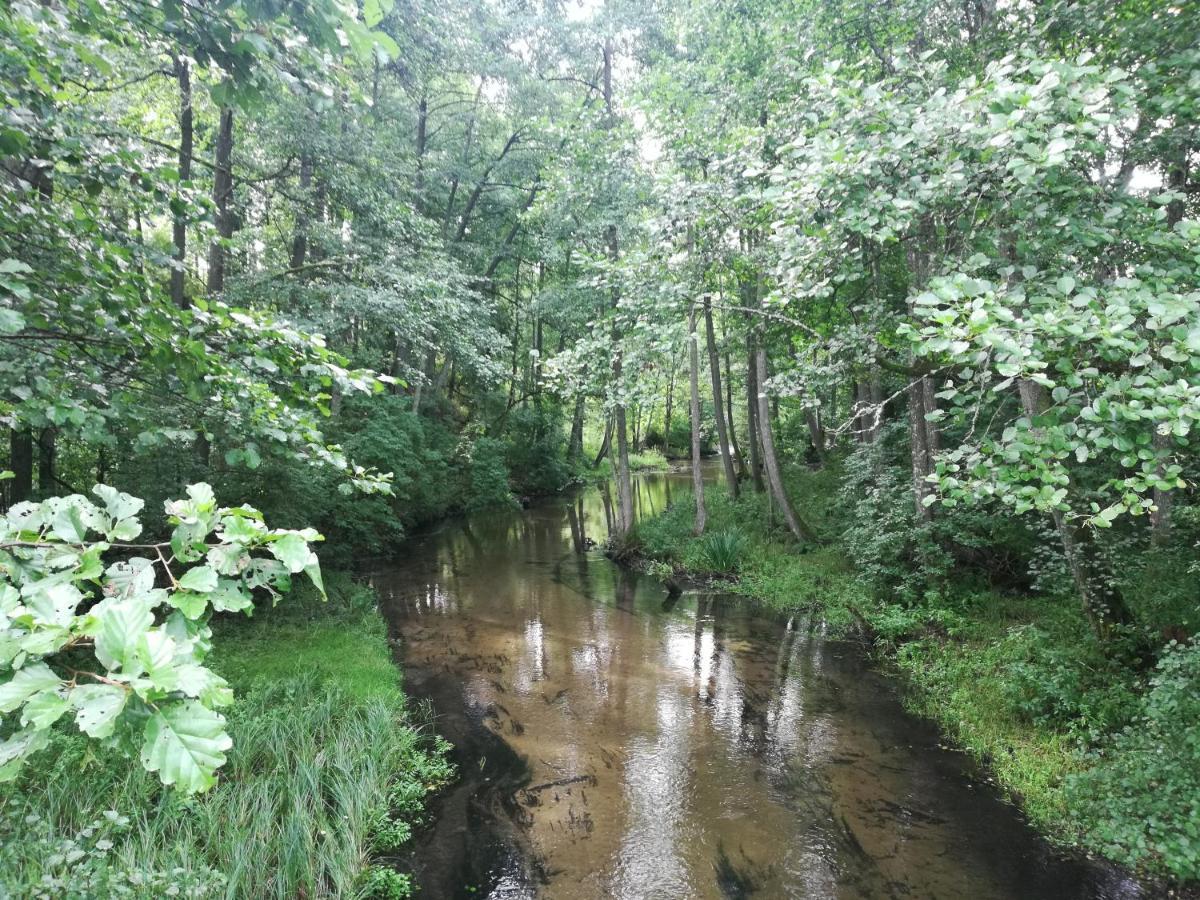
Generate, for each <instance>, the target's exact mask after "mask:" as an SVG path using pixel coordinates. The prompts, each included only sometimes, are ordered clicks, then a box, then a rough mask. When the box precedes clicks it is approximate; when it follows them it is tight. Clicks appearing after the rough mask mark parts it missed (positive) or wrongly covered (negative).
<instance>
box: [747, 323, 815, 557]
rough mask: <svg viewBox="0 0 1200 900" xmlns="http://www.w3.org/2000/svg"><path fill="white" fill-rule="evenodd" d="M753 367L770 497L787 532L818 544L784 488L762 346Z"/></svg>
mask: <svg viewBox="0 0 1200 900" xmlns="http://www.w3.org/2000/svg"><path fill="white" fill-rule="evenodd" d="M754 366H755V369H756V373H757V376H758V436H759V440H760V441H761V443H762V456H763V467H764V468H765V469H766V473H767V485H768V486H769V487H770V489H771V496H772V497H774V498H775V502H776V503H777V504H779V509H780V512H782V513H783V520H784V521H785V522H786V523H787V527H788V530H789V531H791V532H792V534H793V535H795V537H796V540H799V541H807V542H815V541H816V535H815V534H814V533H813V530H812V529H811V528H809V527H808V525H807V524H805V522H804V521H803V520H802V519H800V517H799V516H797V515H796V512H795V510H794V509H792V504H791V502H790V501H789V500H788V497H787V492H786V491H785V490H784V487H783V475H782V474H781V472H780V470H779V459H778V457H776V455H775V438H774V437H773V436H772V434H771V407H770V404H769V403H768V401H767V395H766V394H765V393H764V392H763V388H762V386H763V385H764V384H766V382H767V350H766V348H765V347H763V346H761V344H760V345H759V346H758V348H757V349H756V350H755V353H754Z"/></svg>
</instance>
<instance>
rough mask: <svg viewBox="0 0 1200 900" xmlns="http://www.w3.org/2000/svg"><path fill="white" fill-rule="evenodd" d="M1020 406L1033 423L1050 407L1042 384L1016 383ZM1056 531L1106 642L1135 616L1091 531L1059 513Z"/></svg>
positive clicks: (1094, 626)
mask: <svg viewBox="0 0 1200 900" xmlns="http://www.w3.org/2000/svg"><path fill="white" fill-rule="evenodd" d="M1017 390H1018V392H1019V394H1020V397H1021V406H1022V408H1023V409H1024V411H1025V414H1026V415H1027V416H1029V417H1030V418H1031V419H1032V418H1035V417H1036V416H1038V415H1040V414H1041V413H1042V412H1043V411H1044V410H1045V409H1046V406H1047V402H1046V391H1045V388H1043V387H1042V386H1041V385H1040V384H1038V383H1037V382H1034V381H1030V380H1028V379H1025V378H1022V379H1021V380H1020V381H1019V382H1017ZM1052 516H1053V518H1054V527H1055V529H1056V530H1057V531H1058V535H1059V540H1060V541H1062V548H1063V555H1064V556H1065V557H1066V559H1067V567H1068V568H1069V569H1070V571H1071V578H1072V580H1073V581H1074V582H1075V589H1076V591H1077V593H1078V595H1079V599H1080V602H1081V603H1082V605H1083V613H1084V615H1085V616H1086V617H1087V620H1088V622H1089V623H1090V624H1091V626H1092V630H1093V631H1094V632H1095V634H1096V637H1098V638H1100V639H1101V640H1105V639H1107V638H1108V637H1110V636H1111V635H1112V631H1113V628H1114V627H1116V626H1120V625H1128V624H1130V623H1132V622H1133V613H1132V612H1131V611H1130V609H1129V607H1128V605H1127V604H1126V603H1125V598H1124V597H1123V596H1121V592H1120V591H1119V590H1118V589H1117V586H1116V579H1115V578H1114V576H1113V572H1112V571H1111V568H1110V566H1109V565H1108V563H1107V561H1106V560H1105V559H1104V557H1103V554H1101V552H1100V548H1099V547H1098V546H1097V544H1096V540H1095V535H1094V533H1093V532H1092V529H1091V528H1089V527H1088V526H1086V525H1080V524H1078V520H1077V519H1078V517H1075V516H1072V515H1071V514H1069V513H1067V512H1064V511H1063V510H1060V509H1056V510H1054V512H1053V513H1052Z"/></svg>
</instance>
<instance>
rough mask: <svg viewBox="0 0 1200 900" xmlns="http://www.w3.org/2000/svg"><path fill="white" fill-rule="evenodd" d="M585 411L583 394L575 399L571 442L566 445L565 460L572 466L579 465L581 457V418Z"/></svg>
mask: <svg viewBox="0 0 1200 900" xmlns="http://www.w3.org/2000/svg"><path fill="white" fill-rule="evenodd" d="M585 409H586V399H585V398H584V396H583V394H580V395H579V396H578V397H576V398H575V413H574V415H572V416H571V440H570V442H569V443H568V444H567V448H568V449H567V459H569V460H570V461H571V465H572V466H577V465H579V460H580V458H581V457H582V456H583V416H584V412H585Z"/></svg>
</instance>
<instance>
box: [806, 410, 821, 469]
mask: <svg viewBox="0 0 1200 900" xmlns="http://www.w3.org/2000/svg"><path fill="white" fill-rule="evenodd" d="M804 421H805V422H806V423H807V425H808V439H809V440H810V441H811V442H812V446H813V450H815V451H816V453H817V459H819V460H820V461H821V465H822V466H824V465H825V456H826V454H825V426H824V425H822V424H821V413H820V412H819V411H818V410H815V409H810V408H807V407H806V408H805V410H804Z"/></svg>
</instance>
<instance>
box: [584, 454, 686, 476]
mask: <svg viewBox="0 0 1200 900" xmlns="http://www.w3.org/2000/svg"><path fill="white" fill-rule="evenodd" d="M614 453H616V450H615V448H614V450H613V451H612V453H610V454H609V455H608V456H606V457H604V459H602V460H600V465H598V466H596V468H594V469H586V470H585V472H584V474H585V476H586V477H587V478H588V479H589V480H591V481H607V480H608V479H610V478H612V477H613V461H612V456H613V454H614ZM584 458H585V459H587V460H588V461H589V462H590V461H591V460H593V459H595V458H596V454H595V451H594V450H593V451H591V452H590V454H589V453H588V452H586V451H585V453H584ZM670 465H671V464H670V462H668V460H667V458H666V457H665V456H663V455H662V453H661V452H660V451H658V450H640V451H637V452H631V453H630V454H629V471H630V472H665V471H667V469H668V468H670Z"/></svg>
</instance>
